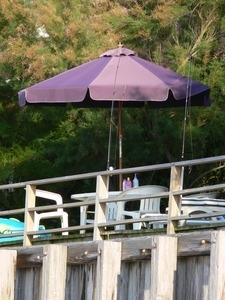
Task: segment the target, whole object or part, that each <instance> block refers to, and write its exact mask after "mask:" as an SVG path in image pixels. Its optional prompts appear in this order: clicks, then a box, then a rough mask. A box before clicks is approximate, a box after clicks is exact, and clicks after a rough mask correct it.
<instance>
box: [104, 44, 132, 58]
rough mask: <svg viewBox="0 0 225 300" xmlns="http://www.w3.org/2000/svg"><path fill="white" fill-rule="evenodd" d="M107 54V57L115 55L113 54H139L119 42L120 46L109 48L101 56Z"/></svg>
mask: <svg viewBox="0 0 225 300" xmlns="http://www.w3.org/2000/svg"><path fill="white" fill-rule="evenodd" d="M106 56H107V57H113V56H117V57H119V56H138V55H137V54H136V52H134V51H133V50H130V49H127V48H123V45H122V44H119V47H118V48H116V49H111V50H108V51H106V52H104V53H103V54H101V55H100V57H106Z"/></svg>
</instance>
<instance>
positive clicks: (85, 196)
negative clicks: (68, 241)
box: [71, 191, 124, 233]
mask: <svg viewBox="0 0 225 300" xmlns="http://www.w3.org/2000/svg"><path fill="white" fill-rule="evenodd" d="M120 193H121V191H109V192H108V197H109V198H110V197H115V196H118V195H119V194H120ZM95 197H96V192H90V193H80V194H73V195H71V199H73V200H78V201H83V202H86V201H91V200H94V199H95ZM117 205H118V206H119V207H118V209H120V208H122V206H123V205H124V203H123V202H118V203H117ZM87 209H88V205H82V206H81V207H80V225H81V226H83V225H86V219H87ZM122 209H123V208H122ZM80 233H85V230H81V231H80Z"/></svg>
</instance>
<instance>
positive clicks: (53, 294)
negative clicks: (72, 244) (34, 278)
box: [40, 245, 67, 300]
mask: <svg viewBox="0 0 225 300" xmlns="http://www.w3.org/2000/svg"><path fill="white" fill-rule="evenodd" d="M43 249H44V250H43V265H42V271H41V295H40V300H56V299H57V300H64V299H65V287H66V268H67V247H66V246H62V245H47V246H44V248H43Z"/></svg>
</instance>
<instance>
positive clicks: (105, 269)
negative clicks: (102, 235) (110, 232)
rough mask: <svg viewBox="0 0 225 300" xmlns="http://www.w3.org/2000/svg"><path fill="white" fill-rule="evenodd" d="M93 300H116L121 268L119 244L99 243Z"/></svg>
mask: <svg viewBox="0 0 225 300" xmlns="http://www.w3.org/2000/svg"><path fill="white" fill-rule="evenodd" d="M98 253H99V255H98V259H97V280H96V295H95V300H106V299H110V300H116V299H117V287H118V280H119V275H120V267H121V242H112V241H100V242H99V247H98Z"/></svg>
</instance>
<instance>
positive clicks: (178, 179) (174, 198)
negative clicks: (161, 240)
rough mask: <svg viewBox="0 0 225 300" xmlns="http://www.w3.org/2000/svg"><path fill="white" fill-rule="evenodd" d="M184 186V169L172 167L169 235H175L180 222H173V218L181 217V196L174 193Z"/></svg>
mask: <svg viewBox="0 0 225 300" xmlns="http://www.w3.org/2000/svg"><path fill="white" fill-rule="evenodd" d="M182 185H183V167H181V166H172V167H171V173H170V192H169V211H168V224H167V234H174V233H175V228H176V227H177V224H178V221H172V220H171V217H176V216H179V215H180V211H181V195H174V194H173V192H174V191H179V190H182Z"/></svg>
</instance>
